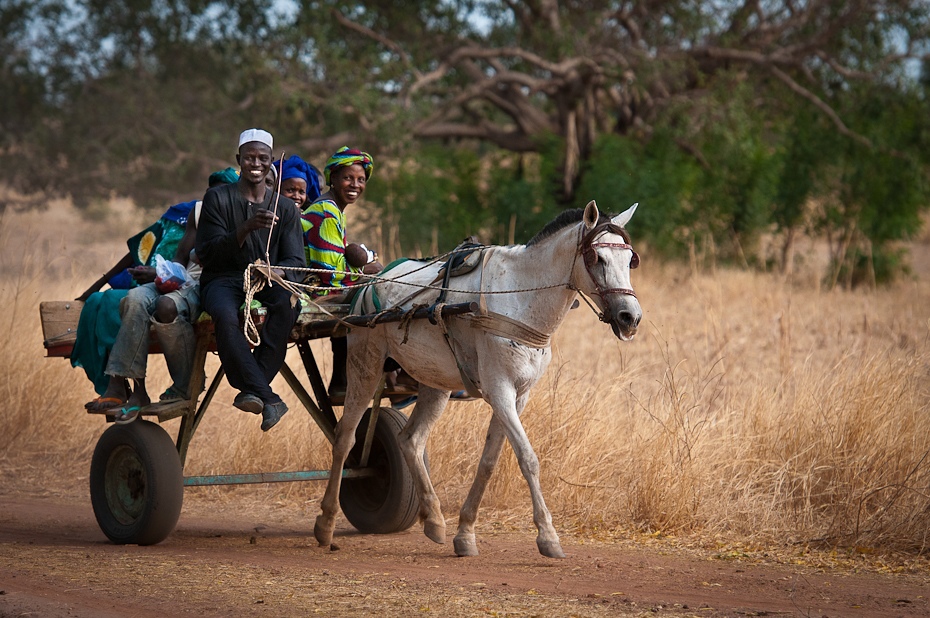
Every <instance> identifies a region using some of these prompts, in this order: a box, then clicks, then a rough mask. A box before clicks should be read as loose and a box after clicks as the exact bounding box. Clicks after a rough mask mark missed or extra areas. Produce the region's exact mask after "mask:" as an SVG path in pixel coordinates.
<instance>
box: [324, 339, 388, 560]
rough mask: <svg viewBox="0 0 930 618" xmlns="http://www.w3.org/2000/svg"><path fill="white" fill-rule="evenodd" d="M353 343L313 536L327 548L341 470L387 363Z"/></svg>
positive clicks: (360, 345) (334, 517)
mask: <svg viewBox="0 0 930 618" xmlns="http://www.w3.org/2000/svg"><path fill="white" fill-rule="evenodd" d="M353 343H355V342H353V341H350V347H349V355H348V361H347V365H348V366H347V369H348V374H349V383H348V387H347V389H346V399H345V405H344V407H343V411H342V418H341V419H339V422H338V423H336V432H335V433H336V440H335V442H334V443H333V464H332V467H331V468H330V471H329V481H328V482H327V484H326V491H325V493H324V494H323V500H322V501H321V502H320V509H321V510H322V513H320V514H319V515H318V516H317V518H316V522H315V523H314V525H313V536H314V537H316V540H317V542H318V543H319V544H320V547H327V546H329V545H331V544H332V542H333V531H334V530H335V528H336V513H337V512H338V510H339V489H340V487H341V486H342V469H343V467H344V466H345V462H346V458H347V457H348V456H349V451H351V450H352V447H353V446H354V445H355V430H356V428H357V427H358V424H359V422H360V421H361V420H362V416H363V415H364V414H365V409H366V408H367V407H368V402H369V401H370V400H371V397H372V396H373V395H374V393H375V389H376V388H377V387H378V381H379V380H380V379H381V366H382V363H383V362H384V361H383V358H384V357H383V356H378V355H377V354H372V355H371V356H369V357H368V358H367V359H366V358H365V357H364V355H363V354H361V353H359V352H358V350H359V349H360V348H364V347H365V346H364V345H362V344H361V342H358V345H353ZM353 352H355V353H354V354H353ZM375 359H381V360H375Z"/></svg>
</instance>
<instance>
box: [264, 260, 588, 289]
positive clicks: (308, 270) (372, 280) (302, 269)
mask: <svg viewBox="0 0 930 618" xmlns="http://www.w3.org/2000/svg"><path fill="white" fill-rule="evenodd" d="M261 266H264V264H262V265H261ZM257 267H258V266H257V265H255V264H249V266H248V268H250V269H251V268H257ZM275 268H278V269H281V270H292V271H295V272H305V273H317V274H326V273H329V274H343V275H353V276H358V277H363V278H365V279H368V280H369V281H367V282H365V283H362V284H359V285H363V286H369V285H375V284H378V283H385V282H386V283H399V284H401V285H406V286H410V287H413V288H420V289H423V290H436V291H437V292H441V291H443V290H445V291H446V292H453V293H458V294H477V293H478V291H477V290H462V289H458V288H447V287H443V286H441V285H433V284H429V283H427V284H423V283H413V282H411V281H402V280H400V279H393V278H391V277H381V276H379V275H368V274H365V273H358V272H353V271H349V270H330V269H327V268H306V267H301V266H275ZM418 270H422V268H421V269H418ZM413 272H415V271H412V272H408V273H404V274H403V275H402V276H404V277H406V276H407V275H410V274H413ZM569 284H570V282H565V283H555V284H553V285H544V286H540V287H535V288H517V289H513V290H485V291H483V292H482V294H519V293H523V292H537V291H539V290H551V289H554V288H564V287H568V286H569ZM291 285H293V286H295V287H299V288H302V289H305V290H328V291H332V290H333V289H338V288H333V286H331V285H312V284H309V283H295V282H291ZM353 287H357V286H353Z"/></svg>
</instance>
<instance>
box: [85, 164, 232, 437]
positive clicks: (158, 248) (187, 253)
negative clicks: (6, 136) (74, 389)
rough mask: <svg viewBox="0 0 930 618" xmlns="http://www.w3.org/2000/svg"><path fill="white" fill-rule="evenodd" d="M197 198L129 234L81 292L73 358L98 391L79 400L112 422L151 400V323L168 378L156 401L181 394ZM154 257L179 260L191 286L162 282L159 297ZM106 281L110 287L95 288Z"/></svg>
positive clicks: (195, 292)
mask: <svg viewBox="0 0 930 618" xmlns="http://www.w3.org/2000/svg"><path fill="white" fill-rule="evenodd" d="M237 178H238V176H237V174H236V170H234V169H233V168H231V167H230V168H226V169H225V170H221V171H218V172H214V173H213V174H211V175H210V177H209V179H208V185H209V186H211V187H213V186H217V185H220V184H225V183H229V182H235V181H236V180H237ZM199 203H200V202H197V201H192V202H184V203H181V204H175V205H174V206H172V207H171V208H169V209H168V211H167V212H166V213H165V214H164V215H162V217H161V218H160V219H159V220H158V221H157V222H156V223H155V224H153V225H151V226H149V227H148V228H146V229H145V230H143V231H142V232H140V233H139V234H137V235H135V236H133V237H132V238H130V239H129V241H128V242H127V244H128V245H129V249H130V251H129V253H127V254H126V256H124V258H123V259H121V260H120V261H119V262H118V263H117V265H116V266H114V267H113V268H112V269H110V272H108V273H107V274H106V275H104V276H103V277H102V278H101V279H99V280H98V281H97V282H95V283H94V285H92V286H91V287H90V288H89V289H88V290H87V291H85V292H84V293H83V294H82V295H81V296H80V297H79V300H84V301H86V304H85V306H84V309H83V310H82V312H81V320H80V323H79V325H78V337H77V341H76V342H75V346H74V351H73V352H72V355H71V361H72V364H73V365H75V366H82V367H83V368H84V370H85V372H86V373H87V375H88V377H89V378H90V379H91V381H93V382H94V384H95V388H97V392H98V393H100V396H99V397H97V398H95V399H94V400H92V401H90V402H88V403H87V404H85V407H86V408H87V409H88V410H90V411H92V412H109V413H113V414H114V415H115V416H116V420H117V422H130V421H132V420H135V418H136V417H137V416H138V414H139V409H140V407H143V406H146V405H148V404H149V403H150V398H149V395H148V392H147V391H146V387H145V373H146V365H147V360H148V349H149V325H150V323H151V324H152V325H153V327H154V328H153V330H155V331H156V337H157V338H158V341H159V344H160V345H161V347H162V350H163V351H164V354H165V361H166V363H167V365H168V371H169V373H170V375H171V377H172V380H173V384H172V385H171V387H170V388H168V390H167V391H165V392H164V393H163V394H162V395H161V397H160V399H161V400H162V401H164V400H170V399H180V398H187V396H188V393H187V388H188V384H189V380H190V364H191V358H188V356H191V357H192V355H193V347H192V343H190V340H191V339H192V338H193V327H192V326H191V322H192V321H193V320H195V319H196V318H197V316H198V315H199V312H200V309H199V299H198V296H199V287H198V286H197V285H196V277H197V275H198V273H199V266H196V264H193V263H192V262H191V260H190V257H191V250H192V249H193V246H194V236H195V233H196V227H195V226H196V224H195V219H196V216H195V214H194V211H195V210H196V209H197V205H199ZM156 256H161V257H163V258H165V259H166V260H173V261H174V262H176V263H178V264H179V265H180V266H181V267H182V268H181V272H182V273H183V271H184V269H187V271H188V276H189V277H191V279H192V282H193V283H194V285H188V286H187V287H186V288H184V289H181V290H177V291H173V292H172V291H171V290H166V289H165V288H164V287H163V288H162V290H164V291H165V292H170V293H165V294H162V293H161V292H160V291H159V290H157V289H156V284H155V277H156V273H155V268H154V266H153V264H154V263H155V261H156V260H157V259H158V258H156ZM133 264H135V265H133ZM127 265H128V266H129V267H128V268H127ZM105 283H109V284H110V286H111V288H112V289H110V290H106V291H105V292H98V291H97V290H99V289H100V288H101V287H103V285H104V284H105ZM132 286H134V287H132ZM188 349H189V352H190V354H188ZM130 379H131V380H133V383H134V384H133V387H132V388H130V387H129V380H130Z"/></svg>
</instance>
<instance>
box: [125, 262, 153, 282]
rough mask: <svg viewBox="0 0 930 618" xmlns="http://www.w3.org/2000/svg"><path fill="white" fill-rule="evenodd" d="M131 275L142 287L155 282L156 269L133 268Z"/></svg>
mask: <svg viewBox="0 0 930 618" xmlns="http://www.w3.org/2000/svg"><path fill="white" fill-rule="evenodd" d="M129 274H130V275H131V276H132V278H133V279H134V280H135V281H136V283H138V284H140V285H141V284H143V283H151V282H153V281H155V269H154V268H152V267H151V266H133V267H132V268H130V269H129Z"/></svg>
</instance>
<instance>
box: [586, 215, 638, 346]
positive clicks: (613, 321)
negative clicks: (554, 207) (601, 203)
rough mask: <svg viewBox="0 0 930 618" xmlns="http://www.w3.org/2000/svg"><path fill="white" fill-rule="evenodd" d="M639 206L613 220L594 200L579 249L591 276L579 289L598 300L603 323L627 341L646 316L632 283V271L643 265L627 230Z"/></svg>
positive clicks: (588, 275) (597, 303)
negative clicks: (626, 227) (604, 213)
mask: <svg viewBox="0 0 930 618" xmlns="http://www.w3.org/2000/svg"><path fill="white" fill-rule="evenodd" d="M637 206H638V204H633V205H632V206H631V207H630V208H628V209H627V210H625V211H624V212H622V213H620V214H619V215H617V216H615V217H613V218H612V219H606V217H604V219H606V220H602V219H601V213H600V211H598V209H597V204H596V203H595V202H594V200H591V201H590V202H588V205H587V206H586V207H585V210H584V217H583V220H582V225H583V229H582V235H581V241H580V244H579V247H578V251H579V252H580V253H581V256H582V259H583V262H584V268H585V272H586V273H587V276H586V277H585V276H582V277H580V278H579V279H580V280H579V283H580V285H577V287H578V289H580V290H581V291H582V292H584V293H585V294H587V295H588V296H590V297H591V298H592V299H593V300H594V303H595V304H596V305H597V307H598V310H599V311H600V317H601V320H602V321H604V322H607V323H608V324H610V327H611V329H612V330H613V331H614V335H616V336H617V337H618V338H620V339H622V340H624V341H629V340H630V339H632V338H633V336H634V335H636V329H637V328H638V327H639V321H640V320H641V319H642V317H643V310H642V308H641V307H640V306H639V301H638V300H637V299H636V294H635V293H634V292H633V284H632V283H631V280H630V270H632V269H633V268H636V267H637V266H639V255H638V254H637V253H636V252H635V251H633V247H632V246H630V237H629V235H628V234H627V232H626V230H625V229H624V226H625V225H626V224H627V222H629V220H630V219H631V218H632V217H633V213H634V212H636V207H637Z"/></svg>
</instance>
